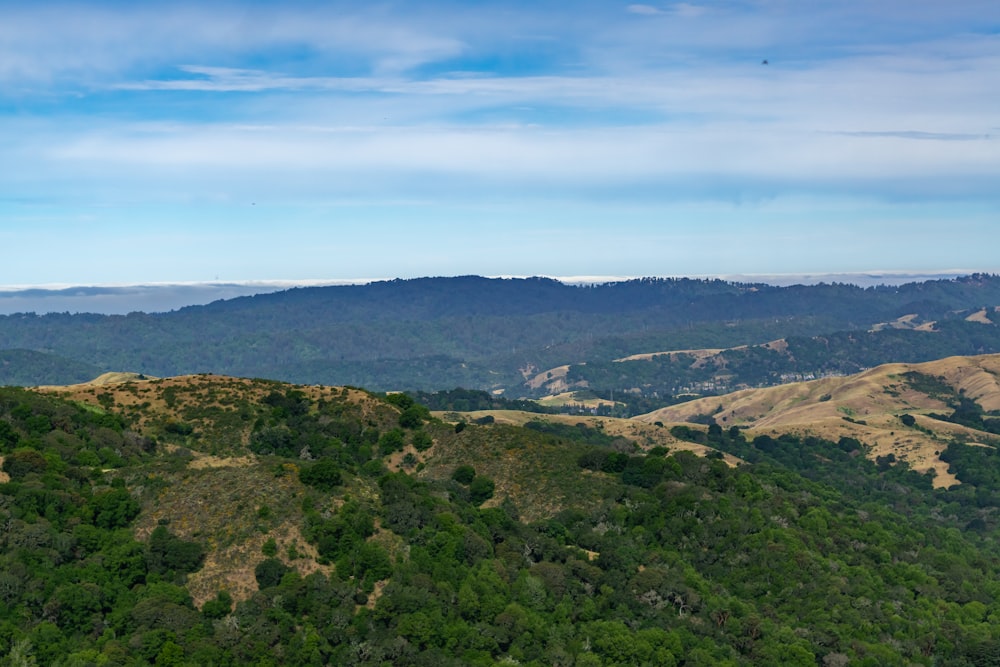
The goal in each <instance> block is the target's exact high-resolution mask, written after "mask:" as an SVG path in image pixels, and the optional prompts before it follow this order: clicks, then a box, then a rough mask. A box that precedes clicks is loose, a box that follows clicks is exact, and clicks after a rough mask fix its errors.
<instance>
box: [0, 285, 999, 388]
mask: <svg viewBox="0 0 1000 667" xmlns="http://www.w3.org/2000/svg"><path fill="white" fill-rule="evenodd" d="M995 305H1000V278H997V277H995V276H989V275H973V276H967V277H964V278H958V279H954V280H935V281H928V282H923V283H912V284H907V285H902V286H898V287H895V286H894V287H887V286H883V287H870V288H860V287H856V286H852V285H843V284H833V285H822V284H821V285H812V286H793V287H774V286H769V285H764V284H742V283H730V282H725V281H721V280H692V279H650V278H647V279H639V280H630V281H624V282H618V283H608V284H602V285H590V286H571V285H565V284H562V283H559V282H557V281H554V280H550V279H543V278H532V279H487V278H480V277H475V276H467V277H459V278H423V279H416V280H394V281H386V282H378V283H372V284H368V285H351V286H335V287H315V288H301V289H292V290H287V291H284V292H279V293H273V294H263V295H257V296H253V297H241V298H236V299H230V300H225V301H218V302H215V303H212V304H209V305H206V306H193V307H188V308H182V309H180V310H177V311H172V312H167V313H131V314H129V315H121V316H119V315H115V316H102V315H93V314H75V315H74V314H68V313H63V314H47V315H34V314H30V313H29V314H17V315H8V316H3V317H0V349H4V350H8V351H12V350H21V351H32V352H35V353H38V354H46V355H54V357H53V358H51V359H49V360H48V361H47V362H46V363H45V364H44V365H40V364H38V363H36V362H37V358H36V359H35V360H34V361H33V362H31V363H29V362H28V361H26V360H25V358H24V357H23V354H24V353H23V352H22V353H21V354H22V356H21V357H20V358H13V359H11V360H9V362H8V363H4V364H0V382H2V383H6V384H20V385H34V384H47V383H51V382H52V381H53V379H57V380H59V379H61V380H62V381H63V382H71V381H75V380H76V379H77V377H78V374H79V370H80V368H81V367H87V368H96V369H99V370H100V371H112V370H113V371H120V370H125V371H134V372H139V373H144V374H147V375H152V376H161V377H164V376H174V375H179V374H185V373H199V372H216V373H225V374H229V375H238V376H244V377H265V378H271V379H277V380H283V381H292V382H298V383H321V384H339V385H353V386H364V387H369V388H371V389H375V390H422V391H435V390H440V389H449V388H454V387H465V388H469V389H485V390H490V391H493V390H503V391H504V392H505V394H507V395H508V396H514V397H518V396H525V395H529V394H531V392H532V390H530V389H529V388H527V387H526V386H525V384H524V382H525V379H526V377H530V375H531V374H532V373H534V372H542V371H545V370H547V369H549V368H553V367H556V366H560V365H564V364H578V366H575V367H574V374H575V375H574V376H573V377H574V378H575V379H577V380H583V381H586V382H588V383H589V384H590V386H591V388H592V389H594V390H597V391H610V390H616V391H621V390H625V389H636V390H638V391H639V392H641V393H644V394H647V395H652V394H659V395H662V394H664V393H666V394H671V393H674V391H673V390H674V389H676V388H678V387H683V386H686V385H693V384H697V383H699V382H705V381H707V380H706V377H705V376H706V375H707V374H708V373H710V372H711V369H708V370H705V371H703V372H701V374H699V373H698V372H690V369H684V368H682V367H681V365H678V364H670V365H669V367H667V366H666V365H664V364H663V363H658V364H657V366H658V367H657V368H655V369H654V368H651V367H643V366H640V365H639V364H637V363H628V364H625V365H617V364H614V365H612V361H613V360H614V359H618V358H621V357H625V356H628V355H632V354H637V353H653V352H660V351H667V350H687V349H699V348H731V347H737V346H742V345H751V346H752V345H758V344H762V343H766V342H768V341H773V340H776V339H788V340H789V341H793V342H794V344H795V345H796V349H797V350H798V354H796V355H795V360H794V361H790V360H789V359H787V358H781V357H780V356H775V355H768V354H763V353H760V352H759V351H758V350H756V348H751V351H746V352H743V353H739V352H732V353H731V354H730V353H727V355H728V356H727V357H726V359H725V360H724V363H725V365H726V366H727V367H728V368H730V369H731V371H730V372H729V373H728V375H727V378H725V382H726V383H728V384H727V385H726V386H734V385H736V384H741V383H742V384H746V385H749V386H753V385H756V384H759V383H762V382H773V381H775V379H776V378H780V377H781V376H782V375H783V374H789V373H793V374H794V373H799V374H802V373H819V372H851V371H853V370H856V369H857V368H859V367H865V366H868V365H871V364H875V363H881V362H884V361H899V360H907V361H921V360H926V359H931V358H938V357H942V356H946V355H949V354H972V353H976V352H992V351H998V350H1000V345H998V339H1000V336H998V335H997V334H996V331H997V327H996V325H995V324H992V323H990V320H988V319H987V320H986V321H985V322H975V323H973V322H965V321H964V319H963V318H964V317H965V316H966V315H968V314H969V313H971V312H973V311H975V310H978V309H982V308H984V307H990V308H992V307H993V306H995ZM991 312H992V311H991ZM907 316H912V317H910V319H909V321H910V322H912V323H930V322H937V323H938V324H937V325H936V328H937V329H938V331H937V332H933V333H932V332H928V331H893V330H891V329H887V330H883V331H878V332H874V333H871V334H865V335H855V334H862V333H864V332H867V331H869V330H870V329H873V328H875V327H876V325H878V324H880V323H889V322H894V321H896V320H898V319H899V318H902V317H907ZM949 327H950V328H949ZM823 346H829V347H830V349H832V350H833V351H834V354H832V355H824V353H823V349H821V348H822V347H823ZM896 352H898V353H902V354H903V355H904V357H905V358H903V357H899V356H898V355H896V354H893V353H896ZM8 354H10V353H8ZM827 357H828V358H827ZM60 360H62V361H60ZM66 360H71V361H70V362H66ZM584 362H585V363H586V364H587V367H583V366H579V364H582V363H584ZM61 363H67V364H70V363H71V364H76V366H67V367H66V370H65V373H64V374H63V377H62V378H54V375H56V373H53V372H51V371H52V370H53V369H55V368H58V367H59V366H60V364H61ZM81 365H83V366H81ZM35 368H38V369H41V370H39V371H38V372H37V373H35V374H34V375H33V373H34V369H35ZM43 370H44V372H42V371H43ZM652 376H655V377H656V378H658V379H654V380H650V377H652ZM538 391H545V389H544V388H540V389H537V390H535V393H537V392H538Z"/></svg>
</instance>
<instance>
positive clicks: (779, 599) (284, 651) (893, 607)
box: [0, 377, 1000, 666]
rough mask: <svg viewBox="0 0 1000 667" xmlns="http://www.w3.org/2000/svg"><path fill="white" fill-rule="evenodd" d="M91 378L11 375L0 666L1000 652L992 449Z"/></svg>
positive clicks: (927, 661) (965, 407)
mask: <svg viewBox="0 0 1000 667" xmlns="http://www.w3.org/2000/svg"><path fill="white" fill-rule="evenodd" d="M920 379H921V378H917V379H916V380H915V381H919V380H920ZM931 380H933V379H931ZM931 380H928V382H930V381H931ZM95 392H97V393H95V395H94V397H95V400H94V401H83V400H76V401H69V400H64V399H59V398H55V397H51V396H47V395H41V394H38V393H35V392H29V391H25V390H20V389H12V388H7V389H2V390H0V455H2V457H3V463H2V471H3V473H4V481H3V482H2V483H0V525H2V526H3V531H2V533H0V547H2V548H0V561H2V562H0V656H3V658H2V660H3V661H4V664H11V665H25V664H45V665H61V666H69V665H145V664H156V665H244V664H255V665H325V664H345V665H352V664H356V665H382V664H393V665H435V666H437V665H496V664H524V665H685V666H691V665H751V664H781V665H810V666H812V665H817V664H819V665H824V666H832V665H878V666H881V665H942V664H947V665H955V666H972V665H991V664H997V662H998V661H1000V641H998V640H997V639H996V637H995V635H996V633H995V623H996V619H997V618H998V615H1000V585H998V583H997V582H998V581H1000V558H998V556H1000V544H998V542H997V539H996V535H997V529H998V527H1000V515H998V508H1000V496H998V494H997V493H996V483H997V480H998V479H1000V457H997V456H996V455H995V452H996V450H995V448H994V446H995V445H996V444H998V442H1000V441H998V442H989V441H987V442H985V443H982V442H981V443H979V445H978V446H975V447H972V446H968V444H967V443H964V442H961V441H955V442H953V443H951V444H949V445H947V451H946V452H945V453H944V455H946V456H947V457H948V458H949V460H950V461H951V465H952V470H953V471H954V472H955V474H957V475H958V477H959V479H960V480H961V482H962V484H960V485H958V486H954V487H952V488H950V489H934V488H933V485H932V479H931V478H930V477H928V476H926V475H920V474H917V473H915V472H914V471H912V470H910V469H909V468H908V467H907V466H906V465H905V464H904V463H901V462H899V461H896V460H894V459H892V458H889V457H878V458H876V459H874V460H873V459H871V458H870V457H869V456H867V455H866V454H867V453H868V447H867V445H866V444H865V443H863V442H859V441H857V440H854V439H851V438H842V439H841V440H840V441H839V442H829V441H824V440H820V439H817V438H805V437H801V436H795V435H791V434H784V435H773V436H766V435H757V436H754V437H749V436H747V435H746V434H745V433H744V432H743V431H742V430H741V429H739V428H729V429H723V428H721V427H719V426H718V425H714V424H712V425H709V426H708V427H705V426H699V425H674V426H673V427H671V426H670V425H667V426H663V427H662V428H663V429H666V430H670V431H671V432H672V433H673V435H674V436H675V437H677V438H680V439H681V440H691V441H694V442H697V443H699V444H703V445H707V446H709V447H710V448H711V450H710V451H711V452H714V453H712V454H711V455H710V456H708V457H704V458H702V457H698V456H695V455H694V454H691V453H690V452H686V451H681V450H679V449H670V448H666V447H662V446H656V447H649V446H648V445H646V444H645V443H639V442H631V441H628V440H627V439H623V438H620V437H608V436H607V435H605V434H603V433H602V432H601V431H600V430H599V429H595V428H592V427H587V426H586V425H584V424H582V423H581V424H578V425H576V426H572V425H565V424H563V425H561V426H560V425H558V424H556V423H551V424H550V423H546V422H545V421H543V419H542V418H543V417H544V416H543V415H538V417H539V419H538V420H536V421H534V422H532V423H530V424H529V426H528V427H525V428H519V427H514V426H510V425H503V424H499V423H495V424H490V425H477V424H474V423H466V422H464V421H459V422H457V423H445V422H441V421H439V420H437V419H434V418H433V417H431V415H430V413H429V412H428V411H427V409H426V408H425V407H424V406H421V405H420V404H419V403H416V402H414V401H413V399H412V398H410V397H409V396H407V395H404V394H390V395H381V396H378V395H373V394H368V393H365V392H360V391H357V390H350V391H349V390H347V389H343V390H340V389H329V390H326V389H324V390H321V389H319V388H314V387H293V386H287V385H281V384H279V383H275V382H261V381H257V382H249V381H236V380H229V379H224V378H218V379H215V378H209V377H204V378H199V379H197V381H192V383H191V384H190V385H189V386H186V385H183V384H180V383H179V382H172V383H169V382H163V381H159V380H155V381H149V382H142V383H140V382H135V383H131V385H129V386H126V387H123V388H120V389H115V390H114V391H112V390H110V389H108V390H102V389H99V388H98V389H95ZM452 398H453V399H454V400H462V399H461V397H458V396H454V397H452ZM938 418H939V419H942V420H955V421H956V422H958V421H970V420H972V421H974V422H976V423H979V424H983V425H990V421H991V420H992V419H993V416H992V415H990V414H987V413H985V412H983V411H982V409H977V408H976V406H975V405H972V404H969V403H968V402H965V403H959V404H958V405H957V406H955V409H953V410H949V411H948V412H947V413H943V414H940V415H938ZM976 420H978V421H976ZM984 437H988V435H984ZM983 444H987V445H990V446H988V447H984V446H983ZM640 445H642V446H640ZM724 454H725V455H726V456H735V457H738V461H740V463H738V465H730V464H729V463H727V462H726V461H724V460H723V455H724ZM225 457H235V458H225ZM400 457H402V458H400ZM736 460H737V459H733V461H736ZM227 461H228V463H227ZM208 463H212V465H207V464H208ZM213 466H214V467H213ZM291 528H294V532H293V533H289V529H291ZM290 534H294V535H298V536H299V538H300V541H296V539H291V538H289V537H288V536H289V535H290ZM251 546H252V548H251ZM227 549H228V551H227ZM221 553H224V554H226V555H225V558H223V559H220V558H219V556H218V554H221ZM233 554H239V555H238V556H234V555H233ZM220 560H223V561H225V565H226V567H229V568H238V567H239V568H243V569H244V570H246V571H247V572H248V575H247V576H248V581H246V582H244V584H245V585H243V586H242V587H241V588H237V587H235V586H233V585H232V582H233V581H235V580H228V581H230V583H229V584H223V583H219V582H224V581H227V580H225V579H224V578H214V579H213V578H211V577H208V576H206V571H207V570H208V569H210V568H215V570H213V572H214V575H213V576H217V577H222V576H223V575H224V574H225V573H224V572H223V573H222V574H220V573H219V572H218V571H216V570H217V569H218V568H219V567H220Z"/></svg>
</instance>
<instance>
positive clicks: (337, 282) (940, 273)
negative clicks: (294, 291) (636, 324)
mask: <svg viewBox="0 0 1000 667" xmlns="http://www.w3.org/2000/svg"><path fill="white" fill-rule="evenodd" d="M979 273H993V271H987V270H978V269H945V270H933V271H898V270H870V271H824V272H786V273H703V274H660V275H652V274H646V275H569V276H557V275H549V274H497V275H479V274H456V275H450V276H444V275H437V276H435V275H425V276H414V277H409V278H402V277H395V278H387V277H382V278H301V279H288V278H275V279H257V278H255V279H236V280H220V279H216V280H176V281H137V282H91V283H87V282H75V283H72V282H54V283H34V284H25V283H21V284H9V285H0V294H4V293H6V294H12V293H17V292H26V291H31V290H39V291H51V292H61V291H65V290H70V289H127V288H168V287H192V288H198V287H257V286H259V287H285V288H289V289H291V288H295V287H335V286H342V285H343V286H347V285H369V284H372V283H378V282H389V281H393V280H419V279H425V278H461V277H469V276H477V277H481V278H488V279H527V278H548V279H550V280H556V281H558V282H561V283H564V284H568V285H573V284H604V283H614V282H624V281H628V280H639V279H642V278H674V279H680V278H688V279H692V280H725V281H727V282H760V283H764V284H772V283H770V282H769V280H775V281H778V282H779V283H782V284H794V283H788V281H793V280H796V279H803V280H806V281H808V282H810V283H812V284H815V283H818V282H823V279H824V278H849V277H858V278H865V279H866V280H865V282H866V283H871V281H872V280H878V279H884V278H893V279H907V278H920V277H945V276H949V277H958V276H967V275H973V274H979ZM893 282H895V281H893Z"/></svg>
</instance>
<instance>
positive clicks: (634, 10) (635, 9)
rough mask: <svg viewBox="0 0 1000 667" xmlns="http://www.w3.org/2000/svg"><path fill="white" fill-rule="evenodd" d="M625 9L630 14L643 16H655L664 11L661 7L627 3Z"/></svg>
mask: <svg viewBox="0 0 1000 667" xmlns="http://www.w3.org/2000/svg"><path fill="white" fill-rule="evenodd" d="M625 9H626V10H627V11H628V12H629V13H631V14H642V15H643V16H656V15H658V14H663V13H664V12H663V10H662V9H657V8H656V7H653V6H650V5H629V6H628V7H626V8H625Z"/></svg>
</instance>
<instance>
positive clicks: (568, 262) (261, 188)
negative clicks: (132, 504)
mask: <svg viewBox="0 0 1000 667" xmlns="http://www.w3.org/2000/svg"><path fill="white" fill-rule="evenodd" d="M0 12H2V16H3V19H2V20H0V248H2V249H3V251H4V252H3V261H2V262H0V286H4V287H5V288H9V287H10V286H29V285H48V286H53V285H134V284H151V283H199V282H220V281H222V282H225V281H234V282H238V281H338V280H353V279H367V278H372V279H376V278H396V277H402V278H409V277H418V276H446V275H465V274H479V275H490V276H495V275H548V276H681V275H687V276H705V275H735V274H740V275H754V274H767V275H780V274H823V273H855V272H873V271H881V272H918V273H935V272H969V271H986V272H997V271H1000V252H998V251H997V248H998V247H1000V187H998V184H1000V141H998V139H1000V3H997V2H996V1H995V0H956V1H953V2H936V3H932V2H923V1H918V2H914V1H913V0H905V1H904V0H879V1H877V2H872V1H871V0H830V1H826V0H815V1H804V0H732V1H724V2H702V3H694V2H692V3H686V2H685V3H649V4H640V3H628V2H611V1H602V2H592V1H589V0H579V1H578V2H573V3H566V2H550V1H547V0H537V1H533V2H489V1H486V0H484V1H477V2H468V1H464V2H445V1H442V0H427V1H423V2H377V1H375V2H366V3H360V2H337V1H335V0H334V1H327V2H294V1H293V2H282V3H271V2H257V1H250V0H244V1H241V2H225V1H224V0H223V1H220V2H212V3H183V2H155V1H150V2H117V1H105V2H98V1H94V2H75V3H74V2H67V3H59V2H31V3H27V2H8V1H7V0H0Z"/></svg>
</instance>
